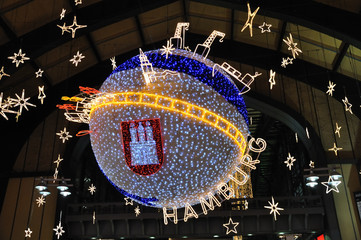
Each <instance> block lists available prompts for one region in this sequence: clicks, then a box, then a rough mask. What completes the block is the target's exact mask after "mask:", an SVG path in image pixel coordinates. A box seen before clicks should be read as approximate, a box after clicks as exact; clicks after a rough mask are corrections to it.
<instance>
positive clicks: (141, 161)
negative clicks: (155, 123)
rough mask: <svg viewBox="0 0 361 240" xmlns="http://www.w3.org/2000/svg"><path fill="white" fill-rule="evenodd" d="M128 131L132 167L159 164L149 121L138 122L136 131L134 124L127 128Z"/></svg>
mask: <svg viewBox="0 0 361 240" xmlns="http://www.w3.org/2000/svg"><path fill="white" fill-rule="evenodd" d="M129 131H130V139H131V141H130V153H131V156H132V163H131V165H132V166H136V165H149V164H159V160H158V155H157V144H156V142H155V141H154V139H153V128H152V126H151V124H150V122H149V121H146V122H145V128H144V127H143V124H142V122H139V126H138V129H137V128H136V127H135V124H134V123H131V124H130V126H129Z"/></svg>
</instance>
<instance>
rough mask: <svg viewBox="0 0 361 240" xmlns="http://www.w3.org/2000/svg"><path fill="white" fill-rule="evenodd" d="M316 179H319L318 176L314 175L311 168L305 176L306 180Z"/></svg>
mask: <svg viewBox="0 0 361 240" xmlns="http://www.w3.org/2000/svg"><path fill="white" fill-rule="evenodd" d="M318 179H320V177H319V176H317V175H315V174H314V173H313V171H312V170H311V171H310V175H308V176H307V177H306V181H308V182H316V181H317V180H318ZM316 185H317V184H316Z"/></svg>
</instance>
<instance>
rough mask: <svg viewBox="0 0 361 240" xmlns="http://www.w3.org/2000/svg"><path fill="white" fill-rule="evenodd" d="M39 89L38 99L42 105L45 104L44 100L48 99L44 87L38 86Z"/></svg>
mask: <svg viewBox="0 0 361 240" xmlns="http://www.w3.org/2000/svg"><path fill="white" fill-rule="evenodd" d="M38 89H39V95H38V99H39V100H40V102H41V104H43V103H44V98H45V97H46V95H45V93H44V86H41V87H40V86H38Z"/></svg>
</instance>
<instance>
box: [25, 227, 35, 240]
mask: <svg viewBox="0 0 361 240" xmlns="http://www.w3.org/2000/svg"><path fill="white" fill-rule="evenodd" d="M32 233H33V231H31V229H30V228H28V229H26V230H25V237H29V238H31V234H32Z"/></svg>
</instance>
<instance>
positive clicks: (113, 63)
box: [110, 57, 117, 70]
mask: <svg viewBox="0 0 361 240" xmlns="http://www.w3.org/2000/svg"><path fill="white" fill-rule="evenodd" d="M110 61H111V62H112V67H113V70H114V69H116V68H117V62H116V61H115V57H111V58H110Z"/></svg>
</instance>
